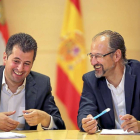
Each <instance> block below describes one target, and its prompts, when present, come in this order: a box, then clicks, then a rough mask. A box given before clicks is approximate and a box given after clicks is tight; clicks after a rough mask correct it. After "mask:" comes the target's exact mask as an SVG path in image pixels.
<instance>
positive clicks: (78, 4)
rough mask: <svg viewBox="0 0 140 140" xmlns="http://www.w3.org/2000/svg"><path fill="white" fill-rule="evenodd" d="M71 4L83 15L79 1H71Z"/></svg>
mask: <svg viewBox="0 0 140 140" xmlns="http://www.w3.org/2000/svg"><path fill="white" fill-rule="evenodd" d="M71 2H72V3H73V4H74V5H75V7H76V8H77V10H78V11H79V13H80V14H81V9H80V2H79V0H71Z"/></svg>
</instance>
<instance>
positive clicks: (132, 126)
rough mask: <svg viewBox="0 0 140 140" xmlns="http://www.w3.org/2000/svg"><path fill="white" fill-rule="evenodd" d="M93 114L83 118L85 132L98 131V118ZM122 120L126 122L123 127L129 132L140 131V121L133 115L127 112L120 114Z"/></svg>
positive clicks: (92, 132)
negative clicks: (94, 117)
mask: <svg viewBox="0 0 140 140" xmlns="http://www.w3.org/2000/svg"><path fill="white" fill-rule="evenodd" d="M92 117H93V116H92V115H90V114H89V115H88V116H87V117H86V118H83V119H82V128H83V129H84V130H85V132H87V133H89V134H94V133H96V130H97V124H98V122H97V120H94V119H92ZM119 117H120V120H123V121H124V122H123V123H122V124H121V128H122V129H123V130H124V131H126V130H127V132H130V131H134V132H135V133H138V132H140V122H139V121H137V120H136V118H135V117H134V116H132V115H129V114H126V115H124V116H122V115H120V116H119Z"/></svg>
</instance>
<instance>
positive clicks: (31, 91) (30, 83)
mask: <svg viewBox="0 0 140 140" xmlns="http://www.w3.org/2000/svg"><path fill="white" fill-rule="evenodd" d="M35 84H36V83H35V81H34V80H33V78H32V76H31V75H30V74H29V76H28V77H27V79H26V87H25V109H33V108H35V101H36V94H37V89H36V87H35Z"/></svg>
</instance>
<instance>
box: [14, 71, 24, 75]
mask: <svg viewBox="0 0 140 140" xmlns="http://www.w3.org/2000/svg"><path fill="white" fill-rule="evenodd" d="M14 73H15V74H16V75H19V76H20V75H22V74H23V73H22V72H16V71H14Z"/></svg>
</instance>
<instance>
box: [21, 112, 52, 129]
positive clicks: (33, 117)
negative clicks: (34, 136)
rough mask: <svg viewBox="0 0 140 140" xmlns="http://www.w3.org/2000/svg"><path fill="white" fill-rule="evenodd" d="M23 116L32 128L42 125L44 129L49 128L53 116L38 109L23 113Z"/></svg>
mask: <svg viewBox="0 0 140 140" xmlns="http://www.w3.org/2000/svg"><path fill="white" fill-rule="evenodd" d="M23 114H24V115H23V116H24V118H25V120H26V122H27V123H28V124H29V125H30V126H35V125H38V124H39V123H41V125H42V126H43V127H46V128H47V127H49V124H50V121H51V116H50V115H49V114H47V113H46V112H44V111H41V110H37V109H29V110H24V111H23Z"/></svg>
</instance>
